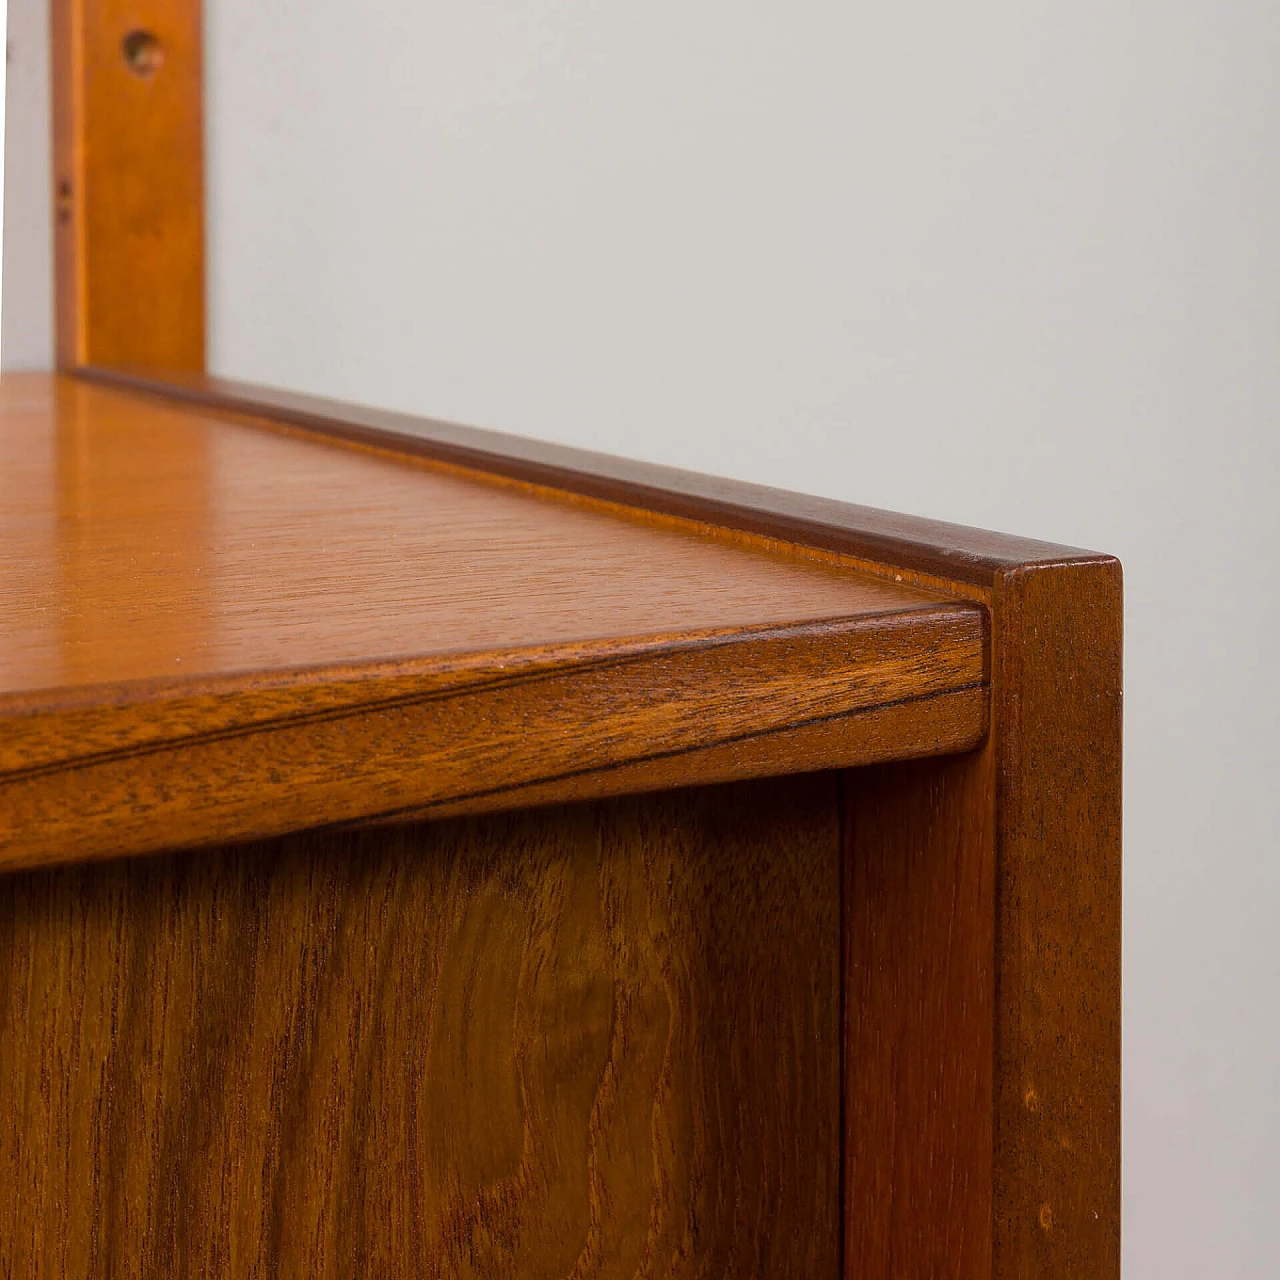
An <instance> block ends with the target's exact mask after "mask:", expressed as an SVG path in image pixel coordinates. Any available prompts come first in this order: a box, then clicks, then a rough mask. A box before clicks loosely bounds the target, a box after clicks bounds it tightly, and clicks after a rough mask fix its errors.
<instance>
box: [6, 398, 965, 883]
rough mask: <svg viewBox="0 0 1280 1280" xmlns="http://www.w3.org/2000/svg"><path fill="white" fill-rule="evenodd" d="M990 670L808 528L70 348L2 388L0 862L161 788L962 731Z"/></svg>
mask: <svg viewBox="0 0 1280 1280" xmlns="http://www.w3.org/2000/svg"><path fill="white" fill-rule="evenodd" d="M988 666H989V660H988V654H987V637H986V614H985V610H984V609H983V608H982V606H981V605H980V604H977V603H974V602H973V601H971V600H965V599H957V598H954V597H949V596H946V595H943V594H939V593H936V592H933V591H929V590H926V589H923V588H921V587H919V586H913V585H910V584H909V583H906V582H895V581H893V580H892V579H891V578H886V577H883V576H881V577H877V576H874V575H872V574H869V573H865V572H861V571H859V570H858V569H857V568H855V567H851V566H850V564H849V563H847V561H842V560H841V557H839V556H838V555H834V554H831V553H827V552H823V551H820V550H805V549H803V548H798V547H787V546H785V545H783V544H780V543H778V542H776V541H770V540H769V539H767V538H764V537H760V536H756V535H752V534H750V533H743V532H738V533H735V532H733V531H731V530H726V529H720V530H717V529H713V528H711V527H709V526H706V525H699V524H698V523H697V522H695V521H691V520H687V519H676V518H674V517H670V516H664V515H659V514H653V513H650V514H645V513H643V512H640V511H636V510H628V509H626V508H624V507H622V506H620V505H617V504H611V503H608V502H604V501H601V500H597V499H593V498H590V497H586V496H582V495H578V496H574V495H572V494H568V493H564V492H557V491H554V490H552V489H550V488H547V487H540V486H538V485H534V484H529V483H525V482H519V481H516V480H512V479H510V478H506V479H504V478H502V477H500V476H495V475H489V474H484V473H482V472H479V471H474V470H468V469H466V468H464V467H460V466H457V465H454V464H449V463H442V462H440V461H438V460H430V459H425V458H421V457H417V458H415V457H410V456H404V455H401V454H398V453H396V452H394V451H392V450H390V449H378V448H375V447H370V446H368V445H357V444H353V443H351V442H341V441H335V440H331V439H324V438H321V437H318V436H315V435H312V434H308V433H307V432H305V431H302V430H299V429H297V428H295V427H290V426H289V425H287V424H284V423H276V424H275V425H271V424H269V423H265V424H264V423H263V422H261V421H250V420H248V419H247V418H246V417H245V416H244V415H237V414H235V413H232V412H228V411H220V410H218V409H216V408H211V407H208V406H204V407H201V406H198V405H190V404H186V405H184V404H182V403H179V402H176V401H169V402H166V401H165V400H163V399H162V398H159V397H156V396H149V395H146V394H140V393H135V392H130V391H126V390H121V389H114V388H109V387H104V386H98V385H94V384H92V383H89V382H86V381H84V380H81V379H77V378H67V377H58V376H47V375H17V376H6V378H5V379H4V380H3V383H2V384H0V785H2V786H4V787H5V789H6V798H7V800H8V801H9V804H8V806H7V817H6V821H8V820H10V819H11V820H12V823H13V824H14V825H13V826H12V829H11V830H10V832H9V840H10V844H11V847H14V848H17V849H18V850H19V852H18V853H16V854H14V855H13V856H11V857H10V858H9V861H10V862H11V863H12V862H13V861H14V858H17V859H18V860H19V861H22V862H28V863H30V862H41V861H50V860H55V861H56V860H63V858H62V855H59V854H58V853H57V851H56V847H55V845H54V844H53V843H50V842H51V841H56V840H57V839H59V838H61V839H64V840H65V839H67V838H70V837H72V836H73V837H74V838H75V839H77V840H79V841H80V842H81V843H80V845H79V846H78V847H79V848H81V849H89V850H91V851H92V850H93V849H94V848H96V847H99V846H100V852H101V853H103V854H108V853H111V852H130V851H139V850H141V849H143V848H145V847H156V841H158V840H160V838H161V836H162V835H163V834H165V832H164V830H163V829H162V825H161V824H160V823H159V820H158V818H156V815H157V814H158V813H159V812H160V811H161V810H165V809H166V807H172V808H173V809H174V812H175V813H176V812H177V811H178V810H179V809H181V810H182V812H183V813H185V814H186V815H187V818H186V819H184V821H185V822H186V826H185V827H182V830H180V831H175V830H174V829H173V821H176V819H173V821H170V822H169V830H168V832H167V835H168V837H169V838H171V839H173V840H176V841H178V842H186V843H198V842H200V841H202V840H205V839H212V838H214V836H217V838H221V839H227V838H233V837H235V836H237V835H246V836H248V835H260V834H270V833H272V832H275V831H278V830H287V829H297V828H299V827H302V826H308V825H315V824H317V823H323V822H334V821H348V820H367V819H370V818H376V817H386V816H387V815H389V814H390V815H393V814H403V813H408V812H417V811H419V810H423V809H425V810H430V809H431V807H432V806H435V807H437V808H442V809H444V810H447V811H450V812H453V811H457V809H458V808H459V806H461V807H462V808H467V807H471V808H475V807H493V806H494V804H495V803H497V802H495V801H493V800H492V797H494V796H504V795H506V794H507V793H508V792H510V793H511V797H512V799H511V802H512V803H516V802H520V801H521V799H522V798H523V800H529V799H530V798H536V799H538V800H547V799H555V798H558V797H563V796H576V795H581V794H598V793H605V792H607V791H609V790H610V789H614V790H616V789H618V788H620V787H621V788H622V789H638V788H642V787H647V786H653V785H669V784H670V783H672V782H673V781H675V782H685V781H699V780H714V779H718V778H727V777H736V776H744V775H752V774H754V775H760V774H765V773H772V772H790V771H795V770H796V769H798V768H806V767H825V766H828V765H839V764H849V763H857V762H860V761H864V760H872V759H882V758H891V757H901V756H904V755H913V754H926V753H930V752H934V751H938V750H955V749H961V748H963V747H964V746H967V745H972V744H973V743H974V742H976V741H977V740H979V739H980V737H981V735H982V733H983V732H984V731H985V726H986V715H987V711H986V702H985V697H986V683H987V671H988ZM850 717H852V718H853V719H850ZM854 720H856V721H857V723H856V724H855V723H854ZM845 721H848V723H845ZM815 726H820V728H815ZM282 734H283V735H285V736H283V737H282V736H281V735H282ZM289 734H293V735H294V736H293V738H289V739H288V743H286V738H288V735H289ZM797 734H799V735H800V737H801V738H803V739H804V742H805V743H808V745H807V746H806V745H804V743H798V742H797V741H791V740H790V739H788V740H787V741H784V740H783V738H779V737H778V735H783V737H784V738H785V737H786V735H791V738H795V735H797ZM815 734H816V735H817V736H818V737H820V738H821V743H817V744H816V745H815V743H816V741H817V740H816V738H815ZM325 735H329V736H328V738H327V739H326V737H325ZM326 743H327V745H325V744H326ZM770 743H773V744H774V745H773V746H770ZM229 744H230V745H229ZM775 748H776V749H775ZM255 751H256V752H257V753H258V755H257V756H255V755H254V752H255ZM290 751H292V752H293V753H294V754H293V755H292V756H291V755H290V754H289V753H290ZM219 752H221V753H222V754H221V755H218V753H219ZM708 752H711V753H713V754H715V753H718V756H717V760H718V763H714V764H706V761H707V760H708V759H710V757H707V756H706V753H708ZM193 753H194V754H193ZM202 753H203V754H202ZM691 753H692V754H691ZM698 753H703V754H702V755H701V756H699V759H702V760H703V762H704V765H705V767H702V766H699V767H694V765H693V764H692V763H691V761H692V759H693V756H695V755H698ZM215 756H217V760H216V761H215V760H214V757H215ZM673 760H674V761H678V762H679V761H683V762H684V764H682V765H679V766H678V767H677V766H675V765H672V763H671V762H672V761H673ZM655 761H663V762H666V763H664V764H662V765H661V766H659V765H658V764H655V763H654V762H655ZM644 762H648V763H644ZM642 765H643V767H642ZM685 765H688V767H687V768H686V767H684V766H685ZM103 770H107V771H108V774H109V775H110V776H109V777H108V775H107V774H104V773H103V772H102V771H103ZM112 770H114V772H111V771H112ZM202 770H203V771H204V772H203V773H202ZM618 770H625V771H627V779H628V780H627V781H625V784H624V782H623V781H621V780H620V778H621V775H619V774H618V773H617V771H618ZM95 771H97V772H95ZM611 771H612V774H613V775H614V776H613V777H612V781H607V782H606V781H599V779H601V778H603V777H604V775H605V774H609V773H610V772H611ZM272 778H274V779H276V782H277V783H278V784H279V786H280V787H282V788H283V789H284V790H283V792H282V796H281V797H277V798H276V800H275V801H274V802H271V801H270V800H269V796H270V794H271V787H270V786H269V785H268V782H269V780H270V779H272ZM566 778H574V779H578V780H579V781H577V782H575V783H574V784H573V785H572V787H570V786H568V784H566V783H564V779H566ZM583 778H588V779H595V780H597V781H593V782H590V783H582V782H581V781H580V780H581V779H583ZM597 782H598V785H597ZM553 784H554V785H553ZM548 786H552V791H551V792H550V793H548V792H547V791H546V788H547V787H548ZM539 787H540V788H543V790H541V791H538V792H537V794H536V796H535V795H534V793H533V792H531V791H530V788H539ZM22 788H26V790H25V791H24V790H22ZM60 788H61V789H66V794H65V795H62V793H61V790H59V789H60ZM86 788H88V789H89V790H86ZM93 788H98V790H96V791H95V790H93ZM102 788H106V792H105V793H104V794H106V795H107V796H108V798H107V799H103V797H102V795H100V794H99V792H100V791H101V790H102ZM112 788H115V790H114V791H113V790H112ZM193 788H195V790H192V789H193ZM200 788H203V790H200ZM584 788H585V789H584ZM91 791H92V797H93V798H92V803H90V802H89V801H88V800H81V799H78V798H77V797H83V796H86V795H89V794H90V792H91ZM196 791H199V795H198V796H197V795H196ZM144 792H145V794H143V793H144ZM153 792H154V794H153ZM241 792H243V793H244V796H245V797H257V799H255V800H253V802H252V803H250V802H249V800H248V799H245V802H244V804H241V805H240V809H237V808H236V805H237V804H240V802H239V801H237V800H236V799H235V797H236V796H237V795H238V794H240V793H241ZM339 793H341V795H339ZM24 796H25V797H26V799H24V798H23V797H24ZM110 796H115V797H116V798H115V799H110ZM335 797H337V798H335ZM477 797H489V799H487V800H485V801H484V802H483V804H482V803H481V801H480V800H479V799H477ZM197 800H198V801H199V803H197ZM201 805H204V806H205V807H206V809H207V812H205V815H204V818H201V817H200V816H199V815H200V806H201ZM245 805H248V808H249V809H252V810H253V813H252V814H248V816H246V814H247V810H246V809H245ZM95 806H96V807H95ZM104 806H105V807H104ZM255 806H256V808H255ZM90 809H92V811H93V813H94V814H97V815H98V817H95V818H93V819H92V821H90V817H89V816H88V815H89V811H90ZM116 809H119V813H116V816H115V817H114V818H112V819H111V821H110V822H109V823H108V825H109V826H110V825H111V824H112V823H114V826H112V831H113V832H114V834H110V835H105V836H102V838H101V840H100V841H99V846H95V845H94V842H93V840H91V839H88V840H87V837H86V824H88V825H90V826H92V825H93V824H94V823H97V822H98V821H99V818H101V816H102V814H103V813H108V814H110V813H115V811H116ZM139 814H142V815H144V816H145V815H147V814H150V815H152V817H153V818H156V821H155V822H153V826H154V828H155V829H154V831H153V832H152V833H151V834H150V835H148V836H146V837H145V838H143V836H141V835H140V834H139V822H140V821H141V819H139V818H138V815H139ZM193 814H194V815H195V816H194V817H192V815H193ZM237 814H238V815H239V816H236V815H237ZM148 820H149V819H148ZM33 823H34V824H35V825H34V826H33ZM59 824H61V826H62V827H63V828H65V829H64V830H63V831H62V835H61V836H59V835H58V828H59ZM143 825H145V823H143ZM178 825H179V826H181V825H182V824H181V823H179V824H178ZM188 828H189V829H188ZM2 839H3V833H0V840H2ZM86 840H87V843H86V842H85V841H86ZM37 845H39V846H40V847H41V848H44V846H45V845H48V848H47V849H46V850H45V852H43V853H40V852H37V851H36V846H37ZM23 849H25V850H26V852H21V850H23ZM4 861H5V858H4V856H3V855H2V854H0V864H3V862H4Z"/></svg>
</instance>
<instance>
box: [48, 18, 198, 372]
mask: <svg viewBox="0 0 1280 1280" xmlns="http://www.w3.org/2000/svg"><path fill="white" fill-rule="evenodd" d="M50 13H51V17H52V55H53V75H54V91H53V113H54V184H55V189H54V249H55V255H54V256H55V265H56V273H55V274H56V299H57V306H56V313H57V321H56V327H57V352H58V364H59V366H60V367H61V368H64V369H71V368H75V367H76V366H77V365H81V364H86V363H93V364H108V365H114V364H130V363H145V364H148V365H151V366H153V367H155V368H157V369H163V370H166V371H178V370H199V369H202V368H203V367H204V331H205V317H204V158H203V123H202V121H203V88H202V71H201V62H202V58H201V9H200V4H199V0H59V2H58V3H55V4H53V5H51V6H50Z"/></svg>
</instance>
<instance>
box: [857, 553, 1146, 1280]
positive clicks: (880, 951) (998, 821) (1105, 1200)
mask: <svg viewBox="0 0 1280 1280" xmlns="http://www.w3.org/2000/svg"><path fill="white" fill-rule="evenodd" d="M956 586H957V588H961V587H962V586H963V584H959V583H957V584H956ZM977 594H979V595H980V597H981V598H983V599H985V601H986V602H987V604H988V605H989V607H990V608H991V611H992V645H993V650H992V685H993V689H992V692H993V700H992V733H991V738H990V740H989V741H988V743H987V744H986V746H985V747H984V748H983V749H982V750H981V751H979V752H976V753H974V754H972V755H969V756H959V757H948V758H943V759H939V760H927V761H921V762H916V763H911V764H904V765H889V766H884V767H878V768H873V769H866V770H856V771H854V772H853V773H851V774H850V775H849V784H848V786H847V788H846V792H847V795H848V802H847V804H848V807H847V815H846V830H847V833H848V834H847V853H846V857H847V866H846V873H845V881H844V882H845V886H846V888H845V981H846V987H845V998H846V1037H847V1039H846V1062H847V1072H846V1093H845V1116H846V1121H845V1181H846V1197H845V1256H846V1266H845V1275H846V1277H847V1280H854V1278H855V1277H864V1276H903V1277H916V1276H918V1277H931V1278H936V1280H988V1277H993V1278H994V1280H1033V1278H1034V1280H1076V1278H1083V1277H1089V1280H1118V1277H1119V1275H1120V741H1121V622H1122V608H1121V586H1120V566H1119V564H1118V563H1117V562H1116V561H1114V560H1112V559H1110V558H1105V557H1099V558H1098V559H1097V560H1096V561H1093V562H1089V561H1077V562H1075V563H1062V564H1051V563H1050V564H1034V565H1026V566H1021V567H1015V568H1010V569H1006V570H1003V571H1001V572H999V573H997V575H996V578H995V581H994V584H993V586H992V588H991V589H990V590H989V591H980V592H978V593H977Z"/></svg>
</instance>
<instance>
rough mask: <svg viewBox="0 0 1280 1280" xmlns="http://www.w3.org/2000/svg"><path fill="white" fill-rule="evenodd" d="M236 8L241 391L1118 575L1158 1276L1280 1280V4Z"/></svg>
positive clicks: (1133, 1107) (223, 179) (1144, 1227)
mask: <svg viewBox="0 0 1280 1280" xmlns="http://www.w3.org/2000/svg"><path fill="white" fill-rule="evenodd" d="M12 3H13V5H14V9H15V11H16V10H18V9H21V8H22V6H23V5H24V4H25V5H30V3H31V0H12ZM206 12H207V24H208V41H209V42H208V51H207V52H208V60H209V103H210V110H209V121H208V132H209V164H210V171H209V178H210V182H209V200H210V268H211V269H210V320H211V355H212V363H213V365H214V367H215V369H216V370H217V371H219V372H224V373H228V374H232V375H235V376H239V377H244V378H249V379H256V380H260V381H265V382H271V383H277V384H283V385H289V386H295V387H300V388H304V389H307V390H313V391H317V392H322V393H325V394H330V395H337V396H342V397H348V398H351V399H356V400H363V401H367V402H372V403H379V404H383V405H387V406H392V407H398V408H405V409H410V410H417V411H420V412H425V413H431V414H434V415H438V416H444V417H452V418H456V419H459V420H462V421H466V422H472V423H476V424H481V425H488V426H495V427H501V428H505V429H508V430H514V431H522V432H525V433H527V434H531V435H538V436H543V437H546V438H548V439H555V440H560V441H565V442H569V443H578V444H585V445H590V446H592V447H594V448H601V449H610V450H614V451H617V452H621V453H625V454H630V455H632V456H636V457H642V458H649V459H655V460H658V461H663V462H670V463H675V464H679V465H682V466H690V467H696V468H700V469H704V470H709V471H713V472H719V473H721V474H726V475H733V476H740V477H743V478H746V479H751V480H759V481H764V482H767V483H773V484H779V485H784V486H787V487H791V488H796V489H803V490H808V491H811V492H815V493H821V494H828V495H831V496H834V497H841V498H848V499H852V500H855V501H859V502H869V503H874V504H878V505H882V506H887V507H894V508H899V509H904V510H908V511H917V512H923V513H926V514H929V515H934V516H943V517H949V518H951V519H955V520H961V521H966V522H969V523H973V524H978V525H985V526H988V527H994V528H1001V529H1008V530H1012V531H1015V532H1019V533H1026V534H1030V535H1036V536H1041V537H1045V538H1054V539H1059V540H1062V541H1065V542H1071V543H1076V544H1083V545H1088V546H1094V547H1099V548H1102V549H1105V550H1109V551H1114V552H1116V553H1118V554H1119V555H1120V556H1121V557H1122V558H1123V560H1124V562H1125V569H1126V584H1127V592H1128V623H1127V625H1128V641H1127V663H1128V672H1127V690H1128V696H1127V722H1126V733H1127V754H1126V794H1125V800H1126V806H1127V816H1126V848H1125V857H1126V869H1125V930H1126V933H1125V1079H1124V1088H1125V1155H1124V1159H1125V1223H1124V1231H1125V1236H1124V1240H1125V1244H1124V1249H1125V1264H1126V1275H1127V1276H1128V1277H1129V1278H1130V1280H1147V1278H1148V1277H1149V1278H1150V1280H1169V1278H1171V1277H1183V1276H1186V1277H1209V1276H1212V1277H1222V1278H1224V1280H1226V1278H1229V1277H1249V1278H1250V1280H1271V1278H1272V1277H1275V1276H1276V1275H1280V1231H1278V1230H1277V1228H1276V1221H1277V1210H1276V1205H1277V1203H1278V1202H1280V1157H1278V1156H1277V1152H1280V928H1278V927H1277V925H1276V923H1275V917H1276V914H1277V905H1278V903H1280V800H1278V799H1277V795H1278V793H1280V785H1278V784H1277V779H1276V773H1277V764H1278V763H1280V753H1278V752H1277V747H1276V735H1277V712H1278V711H1280V678H1278V677H1277V674H1276V667H1277V658H1276V653H1275V650H1276V648H1277V645H1276V642H1275V640H1274V639H1273V637H1275V636H1276V635H1277V634H1278V633H1280V628H1278V624H1280V616H1278V613H1280V607H1278V605H1277V598H1278V597H1280V574H1278V573H1277V568H1276V562H1277V558H1278V555H1280V498H1278V495H1277V489H1278V487H1280V443H1278V441H1280V233H1278V231H1277V228H1280V6H1278V5H1276V4H1275V2H1274V0H1234V2H1233V0H1136V2H1135V3H1132V4H1128V5H1117V4H1115V3H1101V0H1081V2H1080V3H1077V4H1073V5H1048V4H1031V5H1028V4H1025V3H1024V4H1013V3H1008V4H999V3H994V2H993V0H973V2H972V3H969V4H967V5H962V6H942V5H923V4H920V3H901V4H896V5H878V6H869V5H851V4H842V3H837V2H836V0H822V2H821V3H818V2H817V0H796V2H794V3H790V4H784V3H783V2H782V0H769V2H768V3H764V2H763V0H738V3H736V4H729V3H727V2H725V0H714V2H713V0H703V2H702V3H699V4H689V3H687V0H686V3H684V4H681V5H677V4H675V3H672V2H671V0H650V3H648V4H646V5H643V6H640V5H629V6H621V5H618V6H599V5H593V4H589V3H586V0H562V2H561V3H553V2H552V0H525V2H524V3H514V2H513V0H507V2H505V3H498V2H496V0H489V2H488V3H483V4H460V3H451V4H447V5H445V4H441V3H426V4H423V3H420V2H415V0H365V3H364V4H362V5H360V6H353V5H350V4H346V3H339V2H338V0H307V2H306V3H304V2H303V0H253V2H252V3H250V0H207V4H206ZM14 74H15V80H16V79H17V75H16V72H15V73H14ZM13 92H14V90H12V89H11V95H12V94H13ZM10 101H11V104H12V102H13V98H12V96H11V99H10ZM10 138H11V140H12V138H13V132H12V126H11V133H10ZM10 172H11V174H12V173H13V170H12V168H11V170H10ZM12 207H13V205H12V188H11V203H10V209H12ZM30 245H31V250H30V251H31V252H32V253H33V254H35V255H37V256H38V254H39V253H43V252H47V249H45V248H43V247H42V246H41V244H40V243H37V237H36V235H35V233H34V232H32V233H30ZM8 252H9V250H8V249H6V253H8ZM12 261H13V259H12V256H9V257H7V258H6V270H8V269H9V265H10V263H11V262H12ZM33 306H34V304H33ZM6 308H8V301H6ZM8 320H9V313H8V310H7V309H6V326H8ZM41 325H45V322H44V320H43V319H41V320H39V323H38V324H37V325H36V326H35V327H37V328H39V327H40V326H41ZM45 327H46V328H47V325H45Z"/></svg>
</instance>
